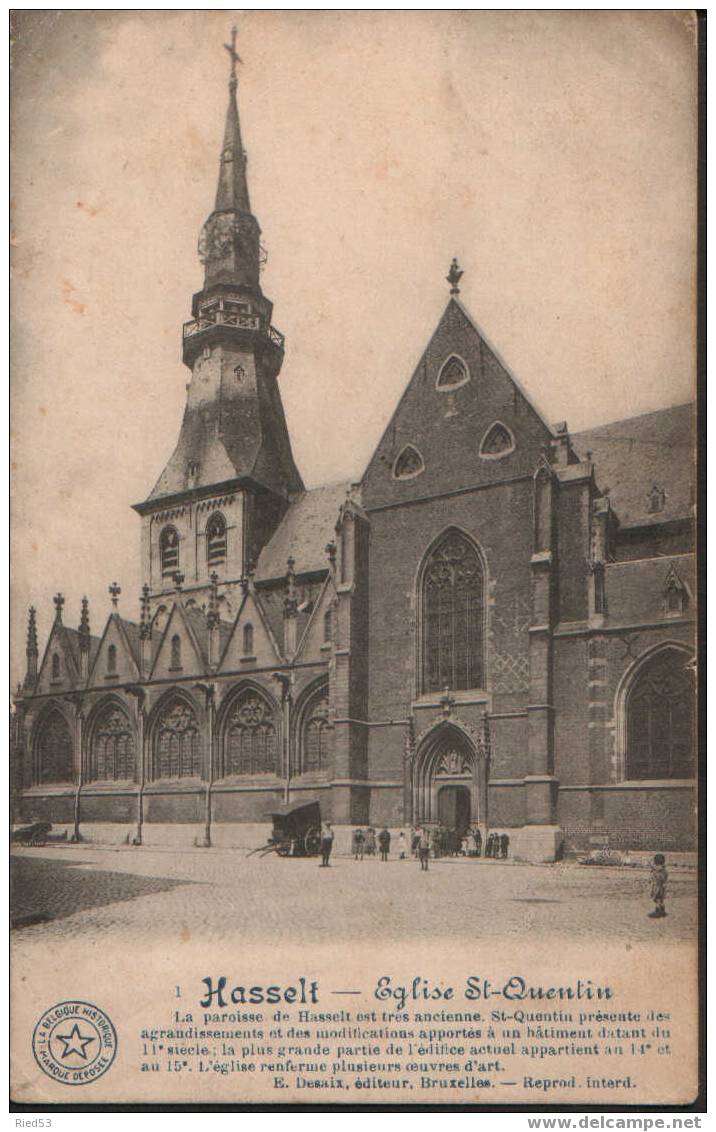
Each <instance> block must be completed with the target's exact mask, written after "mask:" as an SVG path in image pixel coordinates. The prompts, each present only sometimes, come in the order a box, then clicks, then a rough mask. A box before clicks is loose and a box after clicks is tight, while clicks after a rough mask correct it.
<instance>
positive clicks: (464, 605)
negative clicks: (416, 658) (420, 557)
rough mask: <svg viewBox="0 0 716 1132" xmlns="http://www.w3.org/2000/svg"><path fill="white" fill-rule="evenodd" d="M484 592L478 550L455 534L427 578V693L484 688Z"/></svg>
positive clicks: (440, 547) (431, 564) (433, 561)
mask: <svg viewBox="0 0 716 1132" xmlns="http://www.w3.org/2000/svg"><path fill="white" fill-rule="evenodd" d="M484 588H485V582H484V575H483V569H482V563H481V562H480V558H479V555H478V553H477V551H476V550H475V548H474V547H473V545H472V544H471V543H470V542H469V541H468V540H467V539H466V538H465V537H464V536H463V535H461V534H459V533H458V532H457V531H454V532H451V533H450V534H448V535H447V536H446V537H445V538H444V539H443V540H442V542H441V543H439V545H438V546H437V547H436V548H435V550H434V551H433V552H432V554H431V555H430V558H429V559H428V561H427V563H426V566H425V571H424V573H423V691H425V692H438V691H442V690H443V689H444V688H446V687H448V688H450V689H452V690H453V691H455V690H459V689H464V688H482V687H483V686H484V679H485V676H484V641H483V637H484V628H483V621H484Z"/></svg>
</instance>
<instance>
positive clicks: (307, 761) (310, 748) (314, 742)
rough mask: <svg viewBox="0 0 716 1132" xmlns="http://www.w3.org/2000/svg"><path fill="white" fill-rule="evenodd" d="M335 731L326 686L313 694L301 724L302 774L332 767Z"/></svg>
mask: <svg viewBox="0 0 716 1132" xmlns="http://www.w3.org/2000/svg"><path fill="white" fill-rule="evenodd" d="M332 737H333V729H332V728H331V725H330V720H329V713H328V688H327V686H326V685H324V686H322V687H321V688H319V689H318V690H317V691H316V692H314V693H313V695H312V696H311V698H310V700H309V701H308V703H307V705H306V708H305V711H304V713H303V717H302V723H301V772H302V773H305V772H306V771H309V770H324V769H325V768H326V767H327V766H329V765H330V754H331V740H332Z"/></svg>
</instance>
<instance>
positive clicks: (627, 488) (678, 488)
mask: <svg viewBox="0 0 716 1132" xmlns="http://www.w3.org/2000/svg"><path fill="white" fill-rule="evenodd" d="M694 423H695V414H694V406H693V405H692V404H688V405H675V406H673V407H672V408H670V409H660V410H658V411H657V412H654V413H644V414H643V415H642V416H638V417H630V418H628V419H627V420H622V421H612V423H611V424H605V425H600V426H599V427H598V428H591V429H587V430H585V431H584V432H578V433H574V434H573V435H572V445H573V446H574V448H575V449H576V450H577V451H578V452H579V454H580V455H581V456H582V457H583V458H586V454H587V452H591V458H592V460H593V461H594V474H595V477H596V481H597V484H598V485H599V487H600V488H601V489H602V490H605V489H606V488H609V498H610V500H611V504H612V507H613V508H614V510H615V511H616V513H617V516H618V518H619V521H620V524H621V526H622V527H635V526H643V525H645V524H649V525H651V524H653V523H666V522H669V521H670V520H673V519H685V518H689V517H691V516H692V515H693V502H694V495H693V486H694V483H695V450H694V443H695V439H694ZM655 487H656V488H658V489H661V490H663V492H664V507H663V510H661V511H656V512H651V511H650V510H649V493H650V492H651V491H652V490H653V488H655Z"/></svg>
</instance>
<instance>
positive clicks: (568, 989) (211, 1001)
mask: <svg viewBox="0 0 716 1132" xmlns="http://www.w3.org/2000/svg"><path fill="white" fill-rule="evenodd" d="M202 982H203V984H204V987H205V992H204V995H203V997H202V998H201V1000H200V1002H199V1005H200V1006H201V1007H203V1008H204V1009H206V1008H208V1007H212V1006H213V1007H218V1008H219V1009H223V1008H224V1007H225V1006H227V1005H234V1006H235V1005H243V1004H246V1003H248V1004H252V1005H258V1004H260V1003H267V1004H269V1005H279V1004H280V1003H286V1004H287V1005H293V1004H295V1005H301V1006H305V1005H309V1004H310V1005H313V1006H315V1005H317V1004H318V1003H319V1001H320V993H319V985H318V982H317V981H316V980H312V981H311V980H309V979H308V978H306V976H304V975H301V976H300V977H299V978H298V979H296V980H295V982H294V984H292V985H290V986H281V985H279V984H276V985H270V986H264V985H262V984H257V985H254V986H244V985H241V984H236V985H235V986H233V987H231V989H227V984H228V979H227V977H226V975H220V976H219V977H218V978H216V979H214V978H212V976H210V975H207V976H206V977H205V978H204V979H202ZM334 993H335V992H334ZM613 996H614V991H613V990H612V988H611V987H610V986H599V985H595V984H594V983H593V982H592V980H591V979H577V980H576V982H574V983H570V984H567V985H565V986H541V985H533V984H531V983H529V982H528V981H527V980H526V979H525V978H524V977H523V976H522V975H510V976H509V977H508V978H507V979H505V980H491V979H488V978H483V977H482V976H478V975H469V976H468V977H467V979H466V980H465V983H464V986H463V988H462V998H464V999H466V1000H467V1001H469V1002H475V1001H486V1000H488V999H491V998H498V997H502V998H504V999H506V1000H509V1001H524V1000H548V1001H549V1000H558V1001H564V1000H575V1001H580V1000H585V999H586V1000H589V999H610V998H613ZM373 997H374V998H377V999H378V1000H379V1001H381V1002H391V1003H392V1004H394V1005H395V1006H396V1007H397V1009H398V1010H402V1009H403V1008H404V1007H405V1006H406V1004H407V1003H409V1002H414V1003H417V1002H420V1003H424V1002H436V1001H446V1002H448V1001H450V1000H453V999H455V998H456V997H459V992H457V990H456V988H455V987H453V986H449V985H444V984H442V983H439V982H433V981H431V980H430V979H424V978H422V977H421V976H420V975H416V976H414V977H413V978H412V979H411V980H406V981H405V982H402V983H396V982H395V981H394V980H393V977H392V976H391V975H382V976H381V977H380V978H379V979H378V981H377V983H376V986H375V988H374V990H373ZM320 1020H321V1021H323V1020H324V1019H323V1018H321V1019H320ZM325 1020H330V1018H326V1019H325Z"/></svg>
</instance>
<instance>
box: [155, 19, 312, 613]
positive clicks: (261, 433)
mask: <svg viewBox="0 0 716 1132" xmlns="http://www.w3.org/2000/svg"><path fill="white" fill-rule="evenodd" d="M225 46H226V49H227V51H228V52H229V56H230V58H231V72H230V77H229V105H228V110H227V113H226V123H225V127H224V138H223V146H222V149H221V156H220V163H219V179H218V186H217V190H216V199H215V204H214V209H213V211H212V212H211V214H210V216H209V218H208V220H207V221H206V223H205V224H204V227H203V229H202V232H201V236H200V239H199V258H200V260H201V262H202V264H203V266H204V286H203V287H202V289H201V291H199V292H197V293H196V294H195V295H194V296H193V298H192V308H191V309H192V318H191V319H190V320H189V321H188V322H185V323H184V328H183V335H182V339H183V341H182V345H183V359H184V364H185V365H186V366H187V367H188V368H189V369H190V370H191V372H192V377H191V382H190V384H189V385H188V386H187V391H188V395H187V403H186V409H185V412H184V420H183V422H182V427H181V432H180V435H179V440H178V443H177V446H176V449H175V450H174V453H173V454H172V456H171V458H170V459H169V462H168V463H167V465H166V467H165V469H164V471H163V472H162V474H161V476H160V477H159V479H158V481H157V483H156V484H155V486H154V488H153V490H152V492H151V493H150V495H149V497H148V499H147V500H146V501H145V502H144V503H140V504H137V506H136V510H137V511H139V513H140V514H141V515H144V516H147V517H149V516H151V515H153V514H157V515H158V514H159V511H160V510H161V509H162V508H166V507H168V506H171V507H175V506H181V507H185V508H186V507H193V506H194V505H195V504H196V507H197V508H199V510H198V511H197V514H196V516H195V519H192V521H191V524H190V525H191V526H192V530H195V531H199V529H200V528H199V523H200V522H201V523H202V524H203V523H205V522H206V517H207V514H208V512H209V511H210V510H211V507H213V504H212V505H210V504H209V499H210V497H211V496H214V497H221V498H222V499H223V500H225V499H231V500H232V502H231V504H230V506H231V507H234V508H235V509H237V510H240V511H241V515H242V518H241V520H240V523H239V524H238V525H236V526H233V527H232V526H231V524H230V523H228V520H226V517H225V516H224V517H223V519H222V521H226V523H227V526H226V535H225V537H224V542H223V544H222V545H224V547H225V548H226V562H225V570H223V571H222V570H219V575H220V579H221V582H223V581H224V579H225V578H227V579H228V578H229V577H231V578H232V579H233V578H235V579H239V578H240V577H241V576H242V574H244V573H245V572H246V566H247V563H248V561H249V560H251V559H254V560H255V559H256V558H257V557H258V553H259V551H260V549H261V546H262V545H263V542H265V541H266V539H268V538H269V537H270V536H271V533H272V531H273V529H274V528H275V526H276V525H277V523H278V522H279V521H280V518H281V515H282V514H283V511H284V510H285V508H286V506H287V503H288V500H289V497H290V496H291V495H293V494H295V493H297V492H301V491H303V490H304V487H303V481H302V480H301V476H300V474H299V472H298V469H297V468H296V465H295V463H294V460H293V454H292V452H291V442H290V440H289V436H288V429H287V427H286V419H285V416H284V411H283V405H282V403H281V394H280V392H279V388H278V384H277V380H276V379H277V377H278V374H279V371H280V369H281V365H282V362H283V351H284V339H283V335H282V334H281V333H279V331H278V330H276V329H275V328H274V327H273V326H272V325H271V316H272V313H273V305H272V303H271V302H270V300H269V299H267V298H266V296H265V295H264V294H263V292H262V290H261V284H260V281H259V274H260V266H261V246H260V235H261V230H260V228H259V224H258V221H257V220H256V217H255V216H254V215H253V213H252V212H251V205H250V203H249V190H248V185H247V180H246V152H245V150H244V146H243V142H242V138H241V127H240V123H239V110H238V103H237V87H238V81H237V78H236V65H237V63H239V62H240V59H239V56H238V54H237V51H236V30H235V29H234V30H233V31H232V34H231V44H230V45H228V44H227V45H225ZM239 496H240V497H241V501H240V506H239ZM222 505H223V504H222ZM227 506H228V504H227ZM181 514H183V512H181ZM217 522H218V520H217ZM194 524H195V525H194ZM156 526H157V524H156V523H155V524H153V525H152V524H151V523H150V526H149V528H148V530H147V535H146V536H145V552H144V556H145V559H146V561H145V576H146V577H148V578H150V589H151V591H152V593H153V594H154V593H156V592H157V589H158V585H157V583H159V588H161V589H162V590H163V589H166V585H167V584H168V579H169V577H170V573H171V571H170V569H169V567H170V566H171V567H172V569H174V570H176V569H177V566H176V563H175V561H174V560H175V559H176V558H177V555H178V556H179V567H178V568H179V569H181V570H182V571H183V572H186V576H187V588H189V586H190V584H191V582H192V581H196V582H199V583H201V584H202V585H206V586H207V587H208V585H209V574H210V573H211V571H210V570H209V565H210V564H209V562H208V559H207V551H206V547H207V546H208V545H209V539H208V536H205V535H204V534H203V528H202V533H201V534H200V535H195V534H192V535H191V536H189V535H188V534H187V536H186V538H185V536H184V534H183V532H182V530H181V529H179V528H180V523H179V521H178V520H177V521H175V523H174V527H173V528H172V531H173V534H172V532H170V534H169V535H167V536H166V537H167V539H169V537H170V536H171V538H172V539H173V541H172V547H173V550H172V554H173V556H174V557H173V558H171V555H165V558H166V562H165V565H164V566H162V567H161V569H160V568H159V567H158V565H157V564H158V563H161V562H162V561H163V560H162V553H161V548H160V546H159V543H157V545H156V546H154V539H155V538H159V537H160V534H161V532H160V531H157V532H156V534H155V527H156ZM212 529H213V528H212ZM190 537H191V538H192V539H194V549H193V550H192V552H191V555H189V554H188V546H187V547H186V548H185V542H187V541H188V540H189V538H190ZM197 538H199V541H198V542H197V541H196V540H197ZM202 540H203V541H202ZM205 544H206V546H205ZM212 545H213V544H212ZM217 545H218V544H217ZM212 553H216V546H214V549H213V550H212ZM170 558H171V562H170ZM167 563H168V564H169V565H167ZM172 564H173V565H172ZM211 565H212V566H213V562H212V563H211ZM165 567H166V568H165ZM187 567H188V572H187ZM158 571H159V572H158ZM192 575H194V577H193V578H192ZM207 592H208V591H207Z"/></svg>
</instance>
